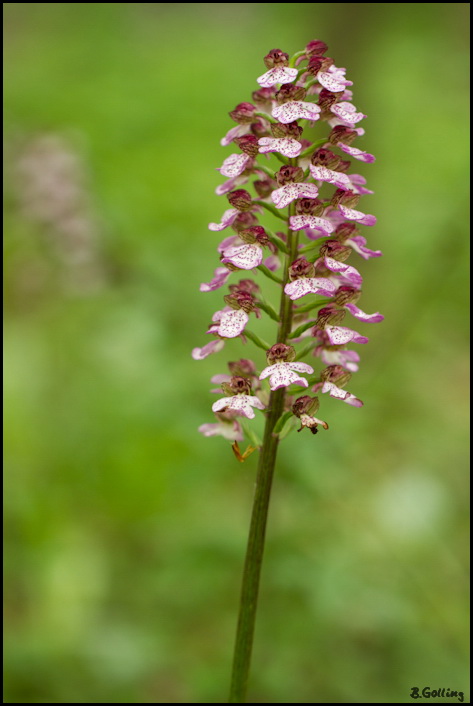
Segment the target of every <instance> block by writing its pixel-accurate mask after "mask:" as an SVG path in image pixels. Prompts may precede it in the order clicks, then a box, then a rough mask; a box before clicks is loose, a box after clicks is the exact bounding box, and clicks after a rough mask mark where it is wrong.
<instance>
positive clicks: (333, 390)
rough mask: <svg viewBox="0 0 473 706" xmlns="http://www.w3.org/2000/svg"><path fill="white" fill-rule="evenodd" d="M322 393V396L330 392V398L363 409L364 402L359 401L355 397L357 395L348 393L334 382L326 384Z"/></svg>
mask: <svg viewBox="0 0 473 706" xmlns="http://www.w3.org/2000/svg"><path fill="white" fill-rule="evenodd" d="M321 392H322V394H324V393H325V392H328V393H329V395H330V397H335V398H336V399H338V400H342V401H343V402H346V403H347V404H349V405H351V406H352V407H363V402H362V401H361V400H359V399H358V397H355V395H352V394H351V393H350V392H347V390H342V389H341V388H340V387H337V386H336V385H334V383H333V382H327V381H326V382H324V384H323V386H322V390H321Z"/></svg>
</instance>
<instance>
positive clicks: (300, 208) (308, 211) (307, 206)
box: [296, 198, 322, 216]
mask: <svg viewBox="0 0 473 706" xmlns="http://www.w3.org/2000/svg"><path fill="white" fill-rule="evenodd" d="M314 201H315V203H314ZM317 202H318V203H317ZM321 203H322V201H321V200H320V199H306V198H303V199H298V200H297V201H296V214H297V215H298V216H312V215H313V214H314V211H315V209H316V207H317V206H318V204H321Z"/></svg>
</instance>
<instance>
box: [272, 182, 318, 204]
mask: <svg viewBox="0 0 473 706" xmlns="http://www.w3.org/2000/svg"><path fill="white" fill-rule="evenodd" d="M318 193H319V190H318V188H317V186H316V185H315V184H306V183H295V184H284V186H281V187H280V188H279V189H276V191H273V193H272V194H271V198H272V200H273V203H274V205H275V206H276V207H277V208H286V206H289V204H290V203H291V202H292V201H295V200H296V199H302V198H306V199H315V198H317V195H318Z"/></svg>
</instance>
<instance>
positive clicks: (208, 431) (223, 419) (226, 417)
mask: <svg viewBox="0 0 473 706" xmlns="http://www.w3.org/2000/svg"><path fill="white" fill-rule="evenodd" d="M219 392H220V390H219ZM215 417H216V418H217V420H218V421H217V422H216V423H215V424H201V425H200V427H199V429H198V430H199V431H200V433H201V434H203V435H204V436H223V438H224V439H228V440H229V441H243V431H242V428H241V426H240V423H239V422H238V421H237V420H236V419H234V414H233V413H230V414H225V413H219V414H216V415H215Z"/></svg>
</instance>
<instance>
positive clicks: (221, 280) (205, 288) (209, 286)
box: [200, 267, 231, 292]
mask: <svg viewBox="0 0 473 706" xmlns="http://www.w3.org/2000/svg"><path fill="white" fill-rule="evenodd" d="M230 275H231V272H230V270H228V269H227V268H226V267H217V269H216V270H215V273H214V276H213V278H212V279H211V280H210V282H202V284H201V285H200V291H201V292H213V291H215V290H216V289H220V287H223V286H224V285H225V284H226V282H227V279H228V278H229V277H230Z"/></svg>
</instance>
